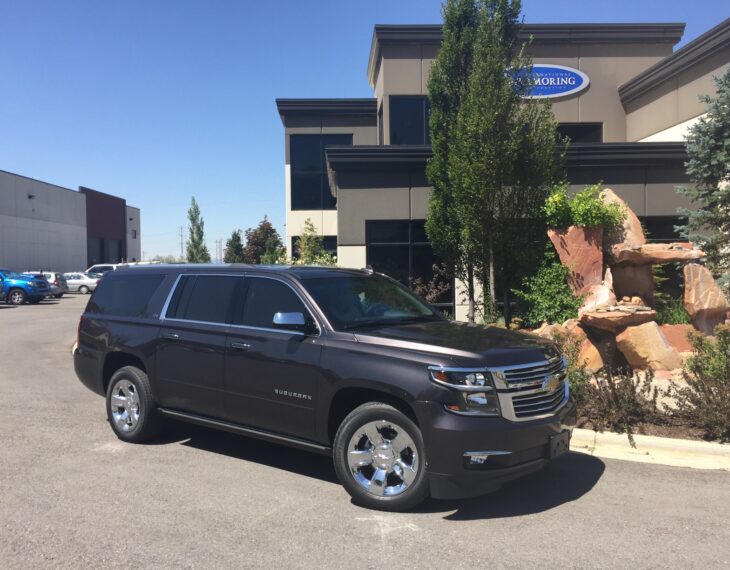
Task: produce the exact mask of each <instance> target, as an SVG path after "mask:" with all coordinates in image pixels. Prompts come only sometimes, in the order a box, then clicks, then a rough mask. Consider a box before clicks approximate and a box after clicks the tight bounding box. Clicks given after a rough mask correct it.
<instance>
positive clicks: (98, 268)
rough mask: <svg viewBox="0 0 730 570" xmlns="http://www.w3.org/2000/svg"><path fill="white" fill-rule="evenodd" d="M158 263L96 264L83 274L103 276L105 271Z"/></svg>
mask: <svg viewBox="0 0 730 570" xmlns="http://www.w3.org/2000/svg"><path fill="white" fill-rule="evenodd" d="M156 263H159V261H129V262H126V263H97V264H96V265H92V266H91V267H89V268H88V269H87V270H86V271H85V272H84V273H98V274H100V275H103V274H104V273H106V272H107V271H115V270H116V269H124V268H125V267H134V266H135V265H154V264H156Z"/></svg>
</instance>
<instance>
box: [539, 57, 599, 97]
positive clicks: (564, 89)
mask: <svg viewBox="0 0 730 570" xmlns="http://www.w3.org/2000/svg"><path fill="white" fill-rule="evenodd" d="M529 76H530V82H531V83H532V88H531V89H530V93H529V95H525V97H529V98H533V99H550V98H553V97H565V96H566V95H573V94H575V93H578V92H580V91H583V90H584V89H585V88H587V87H588V84H589V83H590V79H588V76H587V75H586V74H585V73H583V72H582V71H579V70H577V69H573V68H572V67H565V66H564V65H553V64H549V63H537V64H535V65H533V66H532V71H531V72H530V73H529Z"/></svg>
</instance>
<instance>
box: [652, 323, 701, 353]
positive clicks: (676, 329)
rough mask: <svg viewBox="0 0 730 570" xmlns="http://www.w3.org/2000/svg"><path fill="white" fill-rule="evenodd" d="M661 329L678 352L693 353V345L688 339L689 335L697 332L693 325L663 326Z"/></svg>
mask: <svg viewBox="0 0 730 570" xmlns="http://www.w3.org/2000/svg"><path fill="white" fill-rule="evenodd" d="M659 328H661V329H662V333H664V336H665V337H666V338H667V341H668V342H669V344H671V345H672V346H673V347H674V348H676V349H677V352H692V345H691V344H690V343H689V340H688V338H687V336H688V335H689V333H691V332H695V329H694V327H693V326H692V325H661V327H659Z"/></svg>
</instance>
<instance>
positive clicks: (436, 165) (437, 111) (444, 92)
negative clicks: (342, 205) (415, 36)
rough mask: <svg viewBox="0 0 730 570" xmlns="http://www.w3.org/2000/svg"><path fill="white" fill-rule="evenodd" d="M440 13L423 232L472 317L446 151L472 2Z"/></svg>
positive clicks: (451, 1) (467, 66) (467, 256)
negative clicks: (462, 290) (462, 285)
mask: <svg viewBox="0 0 730 570" xmlns="http://www.w3.org/2000/svg"><path fill="white" fill-rule="evenodd" d="M442 14H443V19H444V24H443V32H442V34H443V41H442V44H441V49H440V50H439V53H438V56H437V57H436V60H435V61H434V64H433V66H432V67H431V73H430V76H429V81H428V97H429V103H430V118H429V128H430V131H431V147H432V149H433V157H432V158H431V160H430V161H429V163H428V166H427V167H426V174H427V175H428V179H429V182H430V183H431V185H432V186H433V191H432V192H431V197H430V199H429V205H428V216H427V218H426V232H427V234H428V239H429V241H430V242H431V244H432V245H433V248H434V250H435V251H436V253H437V254H438V255H439V256H440V257H441V259H442V260H443V261H444V263H445V265H446V266H448V267H452V268H453V271H454V273H455V274H456V276H457V277H458V278H459V279H462V280H464V281H465V282H466V284H467V297H468V302H469V310H468V313H467V317H468V319H469V321H470V322H474V309H475V307H474V301H475V299H474V296H475V288H474V264H475V259H474V250H473V249H472V250H469V249H467V248H466V247H465V245H466V243H465V242H464V241H463V240H462V236H461V224H460V218H459V215H458V211H457V205H458V204H457V202H456V200H455V199H454V196H455V191H454V188H455V185H456V184H457V182H458V180H457V177H455V176H451V175H450V172H449V156H450V151H451V149H452V147H453V142H454V138H455V135H456V132H455V127H456V119H457V115H458V112H459V109H460V108H461V104H462V101H463V99H464V96H465V93H466V88H467V81H468V78H469V72H470V70H471V59H472V53H473V48H474V37H475V35H476V27H477V6H476V4H475V3H474V0H447V2H446V3H445V4H444V6H443V9H442Z"/></svg>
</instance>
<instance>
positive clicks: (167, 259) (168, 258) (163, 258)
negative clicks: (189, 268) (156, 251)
mask: <svg viewBox="0 0 730 570" xmlns="http://www.w3.org/2000/svg"><path fill="white" fill-rule="evenodd" d="M149 261H155V262H159V263H185V260H184V259H182V258H180V257H177V256H175V255H155V256H154V257H151V258H150V259H149Z"/></svg>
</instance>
